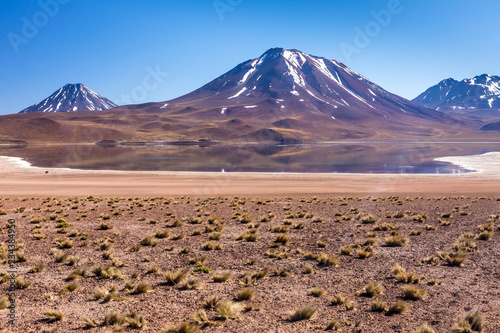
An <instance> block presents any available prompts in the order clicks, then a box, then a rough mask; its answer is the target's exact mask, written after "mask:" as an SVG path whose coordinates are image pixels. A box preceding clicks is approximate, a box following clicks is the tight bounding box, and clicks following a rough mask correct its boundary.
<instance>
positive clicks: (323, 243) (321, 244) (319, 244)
mask: <svg viewBox="0 0 500 333" xmlns="http://www.w3.org/2000/svg"><path fill="white" fill-rule="evenodd" d="M316 245H317V246H318V247H320V248H325V247H327V246H328V244H327V243H325V242H323V241H317V242H316Z"/></svg>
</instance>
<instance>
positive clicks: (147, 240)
mask: <svg viewBox="0 0 500 333" xmlns="http://www.w3.org/2000/svg"><path fill="white" fill-rule="evenodd" d="M140 244H141V245H142V246H151V247H156V246H157V245H158V241H157V240H156V239H155V238H154V237H144V238H143V239H142V240H141V242H140Z"/></svg>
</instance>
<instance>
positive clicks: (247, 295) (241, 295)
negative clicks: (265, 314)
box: [236, 288, 255, 301]
mask: <svg viewBox="0 0 500 333" xmlns="http://www.w3.org/2000/svg"><path fill="white" fill-rule="evenodd" d="M254 297H255V291H254V290H253V289H251V288H244V289H242V290H240V291H239V292H238V293H237V294H236V300H237V301H248V300H250V299H252V298H254Z"/></svg>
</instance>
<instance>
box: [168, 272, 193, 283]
mask: <svg viewBox="0 0 500 333" xmlns="http://www.w3.org/2000/svg"><path fill="white" fill-rule="evenodd" d="M188 273H189V269H179V270H177V271H175V272H172V271H167V272H166V273H165V279H166V280H167V284H168V285H171V286H174V285H176V284H179V283H181V282H182V281H183V280H184V278H185V277H186V275H187V274H188Z"/></svg>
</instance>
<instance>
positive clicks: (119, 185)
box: [0, 152, 500, 197]
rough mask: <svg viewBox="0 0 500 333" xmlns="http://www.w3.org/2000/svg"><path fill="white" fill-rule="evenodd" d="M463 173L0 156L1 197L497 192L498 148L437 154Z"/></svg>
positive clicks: (498, 172)
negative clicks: (109, 164) (133, 167)
mask: <svg viewBox="0 0 500 333" xmlns="http://www.w3.org/2000/svg"><path fill="white" fill-rule="evenodd" d="M437 160H439V161H444V162H451V163H454V164H456V165H460V166H462V167H465V168H467V169H472V170H476V172H472V173H465V174H448V175H442V174H429V175H421V174H413V175H412V174H272V173H202V172H147V171H144V172H135V171H134V172H132V171H88V170H72V169H55V168H52V169H51V168H38V167H32V166H30V165H29V163H27V162H26V161H24V160H22V159H19V158H13V157H0V191H1V193H2V195H3V196H26V197H41V196H87V195H98V196H177V195H193V196H217V195H240V196H243V195H266V196H272V195H293V194H335V195H344V194H353V195H356V194H360V195H361V194H363V195H387V194H412V195H416V194H419V195H426V194H427V195H462V194H463V195H467V194H470V195H472V194H478V195H499V194H500V190H499V189H500V153H498V152H495V153H486V154H482V155H474V156H458V157H443V158H439V159H437Z"/></svg>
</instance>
